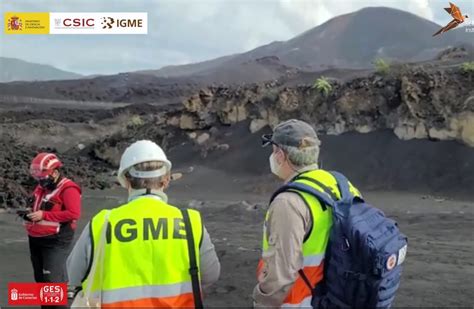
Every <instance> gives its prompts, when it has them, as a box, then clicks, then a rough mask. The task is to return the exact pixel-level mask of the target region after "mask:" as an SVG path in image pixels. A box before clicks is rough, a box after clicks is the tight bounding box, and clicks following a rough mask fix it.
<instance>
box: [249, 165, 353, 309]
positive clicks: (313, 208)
mask: <svg viewBox="0 0 474 309" xmlns="http://www.w3.org/2000/svg"><path fill="white" fill-rule="evenodd" d="M294 181H295V182H297V183H303V184H305V185H308V186H311V187H312V188H314V189H316V190H319V191H321V192H325V191H324V189H323V188H322V187H321V186H320V185H319V184H318V183H321V184H323V185H324V186H325V187H326V188H327V189H329V190H330V191H331V192H332V193H331V195H332V197H333V198H335V199H339V198H341V193H340V192H339V188H338V186H337V182H336V179H335V178H334V177H333V176H332V175H331V174H330V173H329V172H327V171H324V170H312V171H308V172H305V173H302V174H300V175H298V177H297V178H296V179H295V180H294ZM350 190H351V192H352V193H353V194H354V195H355V196H360V193H359V191H358V190H357V189H356V188H355V187H354V186H352V184H350ZM290 192H295V193H297V194H298V195H299V196H300V197H301V198H302V199H303V200H304V202H305V203H306V205H307V206H308V208H309V210H310V213H311V218H312V229H311V231H310V233H309V234H308V235H307V236H306V239H305V240H304V242H303V244H302V246H303V248H302V250H303V268H302V271H303V273H304V275H305V276H306V278H308V281H309V283H310V284H311V286H312V287H315V286H316V284H317V283H318V282H320V281H321V280H322V279H323V271H324V255H325V253H326V247H327V244H328V240H329V233H330V231H331V226H332V210H331V208H330V207H329V206H325V205H322V204H321V202H320V201H319V200H318V199H317V198H316V197H314V196H313V195H311V194H308V193H305V192H300V191H296V190H290ZM268 216H269V213H268V212H267V215H266V217H265V223H264V228H263V243H262V249H263V252H265V251H267V250H268V239H267V232H266V226H267V224H268V222H267V220H268ZM272 228H278V227H272ZM263 263H264V262H263V260H260V263H259V266H258V270H257V271H258V272H261V271H262V270H263V267H264V264H263ZM311 298H312V291H311V289H310V288H309V287H308V285H307V284H306V283H305V281H304V280H303V278H302V277H301V276H300V275H298V277H297V279H296V281H295V283H294V284H293V286H292V287H291V288H290V290H289V292H288V294H287V296H286V298H285V300H284V303H283V305H282V307H308V308H311Z"/></svg>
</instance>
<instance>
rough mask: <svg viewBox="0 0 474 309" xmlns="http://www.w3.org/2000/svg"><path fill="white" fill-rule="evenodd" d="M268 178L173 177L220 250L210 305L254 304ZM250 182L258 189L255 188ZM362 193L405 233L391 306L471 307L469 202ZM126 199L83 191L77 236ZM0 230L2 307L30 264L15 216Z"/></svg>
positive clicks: (174, 191) (473, 246) (473, 251)
mask: <svg viewBox="0 0 474 309" xmlns="http://www.w3.org/2000/svg"><path fill="white" fill-rule="evenodd" d="M203 179H205V181H203ZM269 179H270V178H268V177H260V178H254V177H244V176H234V175H231V174H225V173H223V172H220V171H217V170H211V169H207V168H200V167H195V169H194V172H193V173H191V174H189V175H185V176H184V177H183V179H181V180H179V181H176V182H174V183H173V184H172V187H171V188H170V190H169V192H168V193H169V197H170V202H171V203H173V204H174V205H177V206H184V207H189V206H193V207H196V208H198V209H199V210H200V211H201V212H202V214H203V217H204V222H205V225H206V227H207V229H208V230H209V233H210V234H211V237H212V239H213V242H214V244H215V246H216V250H217V252H218V255H219V257H220V260H221V265H222V273H221V277H220V280H219V281H218V282H217V284H216V285H215V286H213V287H212V288H211V289H209V290H208V291H206V294H205V295H206V298H205V304H206V305H207V306H209V307H250V306H251V304H252V300H251V293H252V289H253V287H254V285H255V283H256V276H255V267H256V265H257V260H258V258H259V256H260V243H261V236H262V221H263V217H264V213H265V209H266V207H267V201H268V197H269V195H270V193H271V191H272V190H273V189H274V188H276V186H277V185H278V184H277V183H276V182H275V181H269ZM256 187H258V188H259V190H258V191H259V193H255V192H256V190H255V189H254V188H256ZM250 188H252V190H250ZM364 195H365V197H366V199H367V200H368V201H369V202H370V203H372V204H374V205H376V206H377V207H379V208H381V209H382V210H383V211H384V212H385V213H386V214H387V215H388V216H390V217H392V218H394V219H395V220H397V221H398V223H399V225H400V228H401V230H402V231H403V232H404V233H405V234H406V235H407V236H408V237H409V249H408V255H407V260H406V264H405V269H404V273H403V278H402V284H401V288H400V290H399V294H398V296H397V299H396V302H395V306H396V307H409V306H410V307H411V306H413V307H446V308H447V307H471V306H472V291H473V290H474V283H473V278H474V262H473V259H472V257H473V256H474V241H473V228H472V227H473V223H474V203H473V202H465V201H457V200H453V199H448V198H443V197H439V196H430V195H423V194H417V193H410V192H396V191H370V192H364ZM125 198H126V195H125V192H124V191H123V190H119V189H114V190H105V191H90V190H89V191H86V192H85V194H84V196H83V216H82V219H81V221H80V226H79V229H78V232H77V233H76V236H79V233H80V231H82V228H83V226H84V225H85V224H86V223H87V221H88V220H89V219H90V218H91V217H92V216H93V215H94V214H95V213H97V212H98V211H99V210H100V209H102V208H111V207H114V206H116V205H119V204H120V203H122V202H123V201H125ZM244 201H245V202H244ZM0 232H1V234H2V239H1V240H0V253H1V254H0V274H1V276H0V306H7V284H8V282H28V281H29V282H31V281H32V280H33V271H32V268H31V264H30V261H29V253H28V243H27V238H26V233H25V231H24V230H23V228H22V226H21V223H20V221H17V220H15V216H14V215H13V214H10V213H6V212H5V213H2V214H0Z"/></svg>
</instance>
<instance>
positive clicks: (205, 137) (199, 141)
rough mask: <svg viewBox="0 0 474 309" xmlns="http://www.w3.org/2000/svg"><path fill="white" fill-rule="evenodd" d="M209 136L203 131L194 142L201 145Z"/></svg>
mask: <svg viewBox="0 0 474 309" xmlns="http://www.w3.org/2000/svg"><path fill="white" fill-rule="evenodd" d="M210 137H211V136H210V135H209V134H208V133H203V134H201V135H199V136H198V138H197V139H196V142H197V143H198V144H199V145H202V144H204V143H205V142H207V141H208V140H209V138H210Z"/></svg>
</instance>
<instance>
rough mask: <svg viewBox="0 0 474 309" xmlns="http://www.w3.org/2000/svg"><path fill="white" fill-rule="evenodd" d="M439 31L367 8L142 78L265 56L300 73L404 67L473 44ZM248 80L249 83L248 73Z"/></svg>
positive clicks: (210, 70) (213, 69) (460, 34)
mask: <svg viewBox="0 0 474 309" xmlns="http://www.w3.org/2000/svg"><path fill="white" fill-rule="evenodd" d="M440 27H441V26H439V25H437V24H435V23H433V22H431V21H428V20H426V19H423V18H421V17H418V16H416V15H413V14H411V13H408V12H405V11H400V10H396V9H391V8H385V7H370V8H364V9H362V10H360V11H357V12H354V13H351V14H346V15H342V16H338V17H336V18H333V19H331V20H329V21H328V22H326V23H324V24H322V25H320V26H318V27H315V28H313V29H311V30H309V31H306V32H304V33H302V34H301V35H299V36H297V37H295V38H293V39H291V40H288V41H284V42H273V43H270V44H268V45H265V46H261V47H259V48H256V49H254V50H251V51H249V52H246V53H242V54H236V55H232V56H227V57H221V58H217V59H215V60H209V61H205V62H200V63H196V64H190V65H184V66H170V67H165V68H163V69H161V70H157V71H147V72H146V73H148V74H154V75H156V76H168V77H171V76H175V77H176V76H191V75H199V76H206V77H207V78H211V77H212V76H213V75H215V76H216V77H217V76H219V75H220V74H221V72H224V71H229V70H231V71H235V70H238V67H241V66H243V65H244V64H245V63H248V62H249V61H252V60H255V59H259V58H262V57H268V56H276V57H278V58H279V59H280V62H281V65H285V66H288V67H294V68H299V69H304V70H321V69H325V68H328V67H333V66H336V67H339V68H367V67H371V66H372V61H373V60H374V58H377V57H381V58H387V59H393V60H399V61H403V62H405V61H420V60H427V59H431V58H433V57H434V56H435V55H436V54H437V53H438V52H439V51H440V50H441V49H444V48H446V47H449V46H454V45H458V44H460V43H474V39H473V37H472V34H470V33H467V32H465V30H464V29H462V28H461V29H457V30H454V31H450V32H448V33H446V34H443V35H442V36H439V37H435V38H433V37H432V34H433V33H434V32H436V31H437V30H438V29H439V28H440ZM247 78H250V79H251V78H252V74H251V73H249V74H248V75H247ZM235 81H236V82H238V81H240V80H235Z"/></svg>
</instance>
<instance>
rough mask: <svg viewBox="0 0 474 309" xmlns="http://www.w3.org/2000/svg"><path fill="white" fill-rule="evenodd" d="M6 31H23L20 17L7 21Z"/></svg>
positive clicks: (13, 17)
mask: <svg viewBox="0 0 474 309" xmlns="http://www.w3.org/2000/svg"><path fill="white" fill-rule="evenodd" d="M8 30H9V31H11V30H14V31H21V30H23V22H22V20H21V18H20V17H18V16H12V17H11V18H9V19H8Z"/></svg>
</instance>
